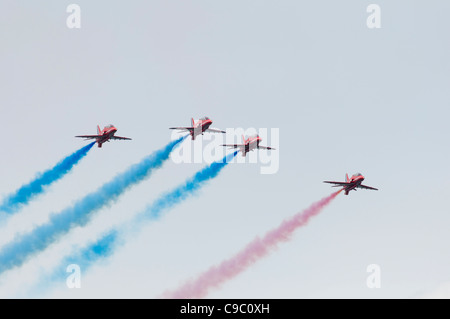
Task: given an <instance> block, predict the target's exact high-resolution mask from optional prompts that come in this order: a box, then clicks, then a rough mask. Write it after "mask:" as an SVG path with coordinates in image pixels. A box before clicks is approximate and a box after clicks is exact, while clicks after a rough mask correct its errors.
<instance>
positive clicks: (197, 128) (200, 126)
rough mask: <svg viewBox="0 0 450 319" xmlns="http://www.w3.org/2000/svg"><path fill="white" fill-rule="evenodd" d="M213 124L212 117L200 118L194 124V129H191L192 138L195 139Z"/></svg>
mask: <svg viewBox="0 0 450 319" xmlns="http://www.w3.org/2000/svg"><path fill="white" fill-rule="evenodd" d="M211 124H212V121H211V120H210V119H208V120H199V121H198V122H197V123H195V124H194V125H193V127H194V129H193V130H191V132H190V133H191V136H192V139H193V140H195V137H197V136H198V135H202V134H203V133H204V132H205V131H206V130H207V129H208V128H209V127H210V126H211Z"/></svg>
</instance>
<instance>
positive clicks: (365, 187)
mask: <svg viewBox="0 0 450 319" xmlns="http://www.w3.org/2000/svg"><path fill="white" fill-rule="evenodd" d="M357 187H358V188H362V189H372V190H374V191H377V190H378V188H375V187H370V186H366V185H363V184H361V185H359V186H357Z"/></svg>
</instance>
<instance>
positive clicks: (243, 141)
mask: <svg viewBox="0 0 450 319" xmlns="http://www.w3.org/2000/svg"><path fill="white" fill-rule="evenodd" d="M242 143H244V144H245V136H244V135H242Z"/></svg>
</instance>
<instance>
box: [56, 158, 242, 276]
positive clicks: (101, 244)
mask: <svg viewBox="0 0 450 319" xmlns="http://www.w3.org/2000/svg"><path fill="white" fill-rule="evenodd" d="M238 152H239V151H235V152H234V153H232V154H229V155H227V156H225V157H224V158H223V159H222V160H221V161H217V162H213V163H212V164H210V165H209V166H206V167H205V168H203V169H202V170H201V171H199V172H197V173H196V174H195V175H194V176H193V177H191V178H189V179H188V180H187V181H186V182H184V183H183V184H181V185H180V186H178V187H176V188H174V189H173V190H171V191H169V192H167V193H165V194H163V195H161V196H160V197H159V198H158V199H157V200H156V201H155V202H154V203H153V204H152V205H150V206H149V207H147V208H146V209H145V210H144V211H143V212H142V213H141V214H139V215H138V216H136V217H135V218H134V219H133V220H132V221H130V222H128V224H127V225H121V226H120V227H118V228H116V229H112V230H110V231H109V232H108V233H106V234H105V235H103V236H102V237H101V238H100V239H99V240H97V241H96V242H94V243H92V244H90V245H88V246H87V247H85V248H84V249H83V250H81V251H80V252H79V253H78V254H76V255H75V257H68V258H65V259H64V260H63V262H62V263H61V264H60V266H59V267H58V268H57V271H56V272H55V274H54V275H52V277H51V281H61V280H64V278H66V277H67V273H63V270H64V269H65V267H67V265H69V264H71V263H75V264H78V265H79V266H80V268H81V269H83V271H84V272H85V271H86V270H87V269H88V268H89V267H90V266H92V265H93V264H94V263H95V262H97V261H99V260H101V259H104V258H107V257H109V256H110V255H112V253H113V252H114V250H115V249H117V247H118V246H119V243H123V242H124V239H123V237H124V236H125V235H126V233H127V232H126V231H125V229H131V227H130V226H135V227H136V226H141V225H142V221H143V220H144V219H157V218H158V217H160V215H161V213H162V211H163V210H165V209H170V208H172V207H173V206H175V205H176V204H178V203H180V202H181V201H182V200H184V199H186V198H187V197H188V196H189V195H192V194H194V193H195V192H196V191H197V190H198V189H200V188H201V187H202V186H203V185H205V183H206V182H208V181H209V180H210V179H212V178H214V177H216V176H217V175H218V174H219V173H220V171H221V170H222V169H223V168H224V167H225V166H226V165H227V164H228V163H229V162H230V161H231V160H232V159H233V158H234V157H235V156H236V155H237V153H238ZM127 226H128V227H127ZM135 227H134V228H133V231H134V232H135V231H136V228H135ZM72 261H73V262H72Z"/></svg>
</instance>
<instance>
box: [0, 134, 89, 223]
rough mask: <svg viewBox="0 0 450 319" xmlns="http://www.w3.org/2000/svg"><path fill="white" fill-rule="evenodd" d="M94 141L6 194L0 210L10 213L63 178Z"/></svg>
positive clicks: (85, 153)
mask: <svg viewBox="0 0 450 319" xmlns="http://www.w3.org/2000/svg"><path fill="white" fill-rule="evenodd" d="M94 144H95V142H92V143H90V144H88V145H86V146H84V147H83V148H81V149H79V150H78V151H76V152H74V153H72V154H71V155H69V156H67V157H66V158H64V159H62V160H61V161H60V162H58V163H57V164H56V165H55V166H53V167H52V168H50V169H48V170H46V171H45V172H42V173H39V174H38V175H37V176H36V177H35V179H34V180H32V181H31V182H29V183H28V184H25V185H23V186H21V187H20V188H19V189H18V190H16V191H15V192H14V193H12V194H10V195H8V196H7V197H6V198H5V199H3V201H2V203H1V204H0V211H3V212H6V213H8V214H12V213H15V212H17V211H18V210H19V209H20V208H21V207H22V206H24V205H26V204H28V203H29V202H30V201H31V200H32V199H33V198H35V197H36V196H37V195H39V194H42V193H43V192H44V191H45V190H46V188H47V186H49V185H51V184H52V183H54V182H56V181H58V180H59V179H61V178H63V177H64V176H65V175H66V174H67V173H69V172H70V170H71V169H72V168H73V167H74V166H75V165H76V164H78V162H79V161H80V160H81V159H82V158H83V157H85V156H86V155H87V153H88V152H89V150H90V149H91V148H92V146H93V145H94Z"/></svg>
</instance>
